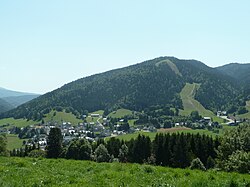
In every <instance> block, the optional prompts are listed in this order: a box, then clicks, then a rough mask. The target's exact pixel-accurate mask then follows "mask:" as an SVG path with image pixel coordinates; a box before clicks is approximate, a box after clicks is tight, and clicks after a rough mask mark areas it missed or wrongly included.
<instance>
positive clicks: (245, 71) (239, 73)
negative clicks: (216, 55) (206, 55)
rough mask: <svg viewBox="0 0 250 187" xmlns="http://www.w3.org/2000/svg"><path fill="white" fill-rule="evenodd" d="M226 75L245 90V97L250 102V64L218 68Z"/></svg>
mask: <svg viewBox="0 0 250 187" xmlns="http://www.w3.org/2000/svg"><path fill="white" fill-rule="evenodd" d="M216 69H217V70H219V71H220V72H222V73H223V74H224V75H228V76H230V77H232V78H233V79H235V80H236V81H237V83H238V84H239V85H241V86H242V87H243V89H244V95H245V97H246V98H247V100H250V87H249V85H250V63H249V64H239V63H231V64H227V65H224V66H220V67H217V68H216Z"/></svg>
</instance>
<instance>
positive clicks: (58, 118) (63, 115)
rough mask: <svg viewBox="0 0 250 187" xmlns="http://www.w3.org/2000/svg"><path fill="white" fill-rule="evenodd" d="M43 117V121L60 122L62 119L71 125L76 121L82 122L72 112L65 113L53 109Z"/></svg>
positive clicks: (75, 123) (76, 122)
mask: <svg viewBox="0 0 250 187" xmlns="http://www.w3.org/2000/svg"><path fill="white" fill-rule="evenodd" d="M54 114H55V115H54ZM43 119H44V121H45V122H49V121H54V122H59V123H61V122H62V121H64V122H70V123H72V124H73V125H77V124H78V123H80V122H82V120H81V119H77V118H76V116H75V115H74V114H72V113H66V112H65V111H63V112H57V111H55V110H53V111H51V112H50V113H48V114H46V115H45V118H43Z"/></svg>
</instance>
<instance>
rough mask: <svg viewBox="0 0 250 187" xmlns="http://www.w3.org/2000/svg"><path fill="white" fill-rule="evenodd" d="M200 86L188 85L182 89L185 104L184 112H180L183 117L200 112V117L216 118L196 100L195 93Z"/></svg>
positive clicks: (181, 94)
mask: <svg viewBox="0 0 250 187" xmlns="http://www.w3.org/2000/svg"><path fill="white" fill-rule="evenodd" d="M199 86H200V85H199V84H196V83H193V84H189V83H187V84H186V85H185V87H184V88H183V89H182V91H181V93H180V96H181V99H182V102H183V106H184V110H181V111H180V114H181V115H185V116H187V115H190V113H191V112H192V111H195V110H196V111H198V112H199V113H200V115H202V116H203V117H204V116H209V117H214V116H215V115H214V113H213V112H211V111H210V110H207V109H205V108H204V107H203V106H202V105H201V104H200V103H199V102H198V101H197V100H195V99H194V96H195V92H196V91H197V90H198V89H199Z"/></svg>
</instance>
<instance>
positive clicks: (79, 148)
mask: <svg viewBox="0 0 250 187" xmlns="http://www.w3.org/2000/svg"><path fill="white" fill-rule="evenodd" d="M53 131H57V132H53ZM52 134H53V136H52V135H51V136H49V143H48V147H47V157H48V158H66V159H76V160H94V161H97V162H112V161H114V160H117V161H120V162H130V163H140V164H142V163H148V164H155V165H161V166H169V167H179V168H186V167H189V166H190V164H191V161H192V160H193V159H195V158H199V159H200V160H201V162H202V163H204V165H205V166H206V167H207V168H211V167H214V163H215V161H214V159H215V158H216V157H217V154H216V150H217V148H218V146H219V144H220V143H219V139H218V138H216V139H215V140H214V139H213V138H212V137H209V136H207V135H200V134H196V135H194V134H184V133H181V134H179V133H178V134H169V133H167V134H157V135H156V137H155V139H154V140H153V141H151V140H150V138H149V137H148V136H144V135H141V134H139V135H138V137H137V138H136V139H131V140H129V141H123V140H119V139H117V138H114V137H112V138H110V139H109V140H107V141H104V140H103V139H100V140H98V141H97V142H95V143H91V142H89V141H87V140H85V139H75V140H73V141H72V142H71V143H70V144H69V145H63V144H62V137H61V135H60V129H57V128H55V129H52ZM33 150H36V148H35V147H34V146H31V147H30V148H25V149H22V150H21V151H20V150H19V152H17V151H16V150H15V151H13V152H12V154H11V155H12V156H29V155H34V151H33ZM32 151H33V152H32ZM35 153H37V154H39V156H41V152H39V151H37V150H36V152H35Z"/></svg>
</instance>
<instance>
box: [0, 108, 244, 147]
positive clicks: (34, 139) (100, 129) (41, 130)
mask: <svg viewBox="0 0 250 187" xmlns="http://www.w3.org/2000/svg"><path fill="white" fill-rule="evenodd" d="M217 116H218V117H220V118H222V119H224V121H225V122H227V123H226V124H227V125H228V126H236V125H238V124H239V123H240V121H236V120H233V119H230V118H228V117H227V116H226V112H225V111H218V112H217ZM86 118H89V119H91V120H88V121H87V120H86ZM55 127H58V128H60V129H61V133H62V137H63V143H64V144H68V143H69V142H70V141H71V140H73V139H81V138H85V139H87V140H89V141H91V142H95V141H97V140H98V139H99V138H106V137H115V136H118V135H124V134H132V133H135V132H138V131H143V132H157V128H156V127H155V126H154V125H148V124H147V125H129V123H128V120H127V119H123V118H121V119H120V118H119V119H116V120H112V118H108V117H103V116H102V115H100V114H97V113H92V114H89V115H88V116H86V115H83V120H82V122H80V123H78V124H72V123H71V122H65V121H63V122H60V123H59V122H56V121H49V122H46V123H38V124H33V125H30V126H27V127H23V128H17V127H12V128H8V125H3V126H1V127H0V133H7V134H17V135H18V137H19V138H20V139H24V141H23V142H24V145H30V146H31V145H33V144H38V145H39V147H40V148H41V149H43V150H44V149H45V147H46V145H47V138H48V135H49V132H50V129H51V128H55ZM179 127H188V128H191V129H205V128H206V129H208V130H211V131H214V132H215V133H216V132H218V129H220V128H222V126H221V124H219V123H218V122H213V121H212V118H211V117H203V118H202V119H200V120H197V121H194V122H193V123H187V122H176V123H174V124H173V125H172V126H171V128H179ZM160 128H165V127H164V126H160ZM216 129H217V130H216Z"/></svg>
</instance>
